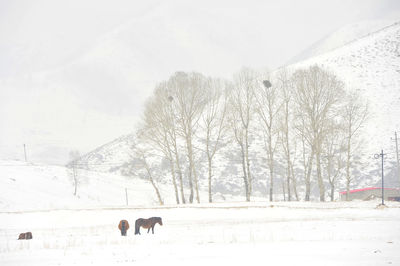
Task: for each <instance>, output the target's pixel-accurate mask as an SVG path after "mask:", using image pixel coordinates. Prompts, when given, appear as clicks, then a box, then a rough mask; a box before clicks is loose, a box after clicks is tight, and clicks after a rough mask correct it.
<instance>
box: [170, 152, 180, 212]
mask: <svg viewBox="0 0 400 266" xmlns="http://www.w3.org/2000/svg"><path fill="white" fill-rule="evenodd" d="M170 155H171V154H170ZM169 163H170V167H171V175H172V183H173V185H174V191H175V200H176V204H179V203H180V202H179V193H178V186H177V184H176V177H175V167H174V161H173V160H172V157H171V158H169Z"/></svg>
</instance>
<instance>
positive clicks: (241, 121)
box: [229, 68, 258, 201]
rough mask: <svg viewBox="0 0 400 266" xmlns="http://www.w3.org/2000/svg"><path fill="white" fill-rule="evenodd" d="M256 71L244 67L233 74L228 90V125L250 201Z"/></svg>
mask: <svg viewBox="0 0 400 266" xmlns="http://www.w3.org/2000/svg"><path fill="white" fill-rule="evenodd" d="M257 78H258V77H257V73H256V72H255V71H253V70H251V69H248V68H244V69H242V70H241V71H240V72H239V73H238V74H236V75H235V76H234V82H233V85H232V89H231V91H230V98H229V102H230V125H231V128H232V130H233V133H234V138H235V140H236V142H237V143H238V145H239V146H240V151H241V158H242V168H243V180H244V183H245V191H246V200H247V201H250V196H251V193H252V183H253V179H252V175H251V170H250V169H251V168H250V159H249V146H250V143H249V134H250V124H251V123H252V121H253V119H254V117H253V111H254V105H255V103H256V100H255V95H254V90H255V88H256V87H257V82H258V80H257Z"/></svg>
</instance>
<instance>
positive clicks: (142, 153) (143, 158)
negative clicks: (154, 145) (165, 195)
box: [132, 145, 164, 205]
mask: <svg viewBox="0 0 400 266" xmlns="http://www.w3.org/2000/svg"><path fill="white" fill-rule="evenodd" d="M132 148H133V151H134V153H135V154H136V156H137V157H138V158H139V162H140V165H141V166H142V167H144V168H145V169H146V175H147V177H148V178H149V181H150V183H151V185H152V186H153V188H154V191H155V193H156V196H157V200H158V203H159V204H160V205H164V201H163V199H162V197H161V193H160V190H159V189H158V187H157V184H156V182H155V180H154V177H153V171H152V167H151V165H150V163H149V162H148V156H150V155H151V154H150V152H149V150H148V148H146V147H144V146H142V147H141V146H139V145H135V146H134V147H132ZM153 156H154V155H153Z"/></svg>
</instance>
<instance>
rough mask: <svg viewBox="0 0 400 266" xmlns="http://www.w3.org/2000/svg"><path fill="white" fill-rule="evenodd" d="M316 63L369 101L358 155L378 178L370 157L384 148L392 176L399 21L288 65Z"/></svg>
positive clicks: (399, 82)
mask: <svg viewBox="0 0 400 266" xmlns="http://www.w3.org/2000/svg"><path fill="white" fill-rule="evenodd" d="M315 64H318V65H320V66H323V67H324V68H326V69H328V70H330V71H332V72H333V73H334V74H336V75H337V76H338V77H339V78H340V79H342V80H343V81H344V82H345V85H346V88H347V89H348V90H357V91H359V92H360V93H361V94H362V95H363V96H364V98H365V99H366V100H367V101H368V102H369V111H370V119H369V121H368V123H367V124H366V125H365V127H364V128H363V129H362V135H363V137H364V139H365V140H366V145H365V147H364V149H363V150H364V151H363V154H361V156H362V157H363V159H364V161H365V162H366V163H367V168H368V170H369V171H370V173H371V177H373V176H375V179H379V173H378V171H373V169H379V168H378V163H377V160H374V159H373V156H374V154H375V153H379V152H380V151H381V149H383V150H384V152H385V153H387V157H386V162H387V166H389V167H388V168H389V169H391V170H390V172H391V173H390V172H387V174H392V175H394V174H395V170H394V160H395V146H394V141H392V139H393V138H394V132H395V131H397V132H398V131H399V130H400V119H399V117H400V23H395V24H393V25H391V26H389V27H385V28H383V29H381V30H379V31H377V32H375V33H373V34H371V35H368V36H365V37H363V38H361V39H359V40H357V41H354V42H352V43H350V44H347V45H345V46H343V47H340V48H337V49H335V50H333V51H331V52H328V53H325V54H322V55H319V56H316V57H313V58H310V59H308V60H305V61H302V62H299V63H297V64H294V65H291V66H289V67H291V68H293V69H296V68H302V67H308V66H311V65H315ZM391 138H392V139H391ZM392 166H393V167H392ZM364 170H365V169H364ZM376 181H377V180H376ZM362 183H366V182H362ZM397 185H398V183H397Z"/></svg>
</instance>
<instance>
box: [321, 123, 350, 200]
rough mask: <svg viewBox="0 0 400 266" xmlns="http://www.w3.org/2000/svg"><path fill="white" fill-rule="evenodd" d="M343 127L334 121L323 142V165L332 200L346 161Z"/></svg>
mask: <svg viewBox="0 0 400 266" xmlns="http://www.w3.org/2000/svg"><path fill="white" fill-rule="evenodd" d="M344 140H345V139H344V138H343V128H342V126H341V125H340V124H337V123H334V124H332V126H331V129H330V131H329V133H328V135H327V137H326V138H325V140H324V142H323V160H322V162H323V165H324V168H325V173H326V176H327V178H328V181H329V185H330V193H329V195H330V198H331V201H334V200H335V188H336V183H337V180H338V179H339V176H340V175H341V173H342V170H343V167H344V165H345V163H344V158H343V155H344V152H343V151H344V144H345V141H344Z"/></svg>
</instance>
